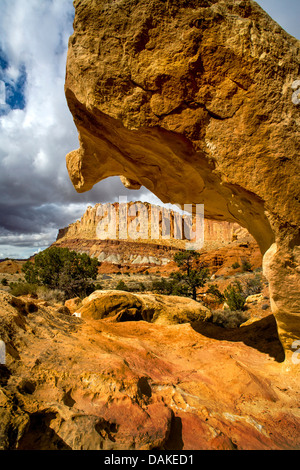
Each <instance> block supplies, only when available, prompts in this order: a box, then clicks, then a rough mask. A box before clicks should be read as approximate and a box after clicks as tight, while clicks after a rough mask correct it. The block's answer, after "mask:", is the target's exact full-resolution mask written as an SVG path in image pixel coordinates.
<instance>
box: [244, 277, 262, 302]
mask: <svg viewBox="0 0 300 470" xmlns="http://www.w3.org/2000/svg"><path fill="white" fill-rule="evenodd" d="M262 288H263V285H262V280H261V277H260V276H259V275H258V274H257V275H256V276H254V277H251V278H249V279H246V281H245V284H244V286H243V292H244V294H245V296H246V298H247V297H248V296H249V295H255V294H259V293H260V292H261V291H262Z"/></svg>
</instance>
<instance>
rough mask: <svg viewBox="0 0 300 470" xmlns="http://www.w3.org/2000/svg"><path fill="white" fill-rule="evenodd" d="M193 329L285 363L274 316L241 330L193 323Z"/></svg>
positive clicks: (209, 336)
mask: <svg viewBox="0 0 300 470" xmlns="http://www.w3.org/2000/svg"><path fill="white" fill-rule="evenodd" d="M191 326H192V328H193V329H194V330H195V331H197V333H200V334H201V335H203V336H206V337H207V338H213V339H217V340H221V341H232V342H243V343H244V344H246V345H247V346H250V347H251V348H254V349H256V350H258V351H260V352H262V353H264V354H269V356H270V357H273V358H274V359H275V360H276V361H277V362H283V361H284V358H285V355H284V350H283V347H282V345H281V342H280V340H279V337H278V333H277V326H276V321H275V318H274V316H273V315H269V316H267V317H265V318H263V319H261V320H257V321H255V322H253V323H251V324H250V325H245V326H240V327H239V328H228V329H226V328H222V327H220V326H216V325H213V324H212V323H209V322H193V323H191Z"/></svg>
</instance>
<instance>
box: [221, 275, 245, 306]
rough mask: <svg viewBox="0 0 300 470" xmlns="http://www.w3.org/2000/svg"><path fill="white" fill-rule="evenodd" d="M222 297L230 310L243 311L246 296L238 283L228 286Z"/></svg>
mask: <svg viewBox="0 0 300 470" xmlns="http://www.w3.org/2000/svg"><path fill="white" fill-rule="evenodd" d="M224 297H225V300H226V303H227V305H228V307H229V309H230V310H233V311H237V310H243V309H244V305H245V300H246V296H245V294H244V292H243V288H242V285H241V283H240V282H239V281H236V282H234V284H230V285H229V286H228V287H227V288H226V289H225V291H224Z"/></svg>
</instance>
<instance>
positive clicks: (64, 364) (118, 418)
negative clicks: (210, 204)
mask: <svg viewBox="0 0 300 470" xmlns="http://www.w3.org/2000/svg"><path fill="white" fill-rule="evenodd" d="M104 295H106V294H104V293H102V294H101V296H104ZM94 297H95V295H94ZM94 297H93V298H92V297H91V299H90V301H92V300H93V299H94ZM145 299H146V297H145ZM166 299H168V298H166ZM0 300H1V309H0V335H1V338H3V340H4V341H5V344H6V361H5V362H6V363H5V365H1V366H0V372H1V375H0V377H1V383H0V448H1V449H19V450H30V449H31V450H56V449H58V450H62V449H74V450H81V449H82V450H88V449H90V450H100V449H103V450H114V449H117V450H122V449H126V450H130V449H136V450H143V449H144V450H147V449H164V450H180V449H185V450H188V449H191V450H197V449H211V450H216V449H220V450H221V449H230V450H231V449H238V450H242V449H245V450H246V449H250V450H254V449H266V450H270V449H274V450H276V449H279V450H284V449H299V447H300V425H299V423H300V420H299V386H298V384H299V371H298V369H295V370H292V371H290V372H288V371H287V370H286V367H285V366H284V363H282V362H281V361H282V360H283V350H282V346H281V343H280V342H279V339H278V335H277V331H276V324H275V321H274V317H273V316H272V315H269V316H266V317H265V318H263V319H261V320H259V321H256V322H254V323H252V324H250V325H248V326H241V327H240V328H237V329H233V330H225V329H224V328H221V327H218V326H216V325H213V324H212V323H209V322H206V321H205V318H204V317H205V315H203V313H202V312H200V313H199V320H195V318H196V316H197V315H198V313H197V311H195V312H194V317H193V318H192V317H191V318H190V320H189V321H188V319H187V318H184V317H183V312H182V311H181V314H182V315H180V316H178V315H177V318H175V317H173V318H172V317H171V316H170V315H169V317H168V318H167V317H166V316H165V314H163V321H159V315H158V318H157V319H156V320H155V323H152V322H151V318H149V321H145V320H140V321H136V319H137V315H136V312H133V309H132V308H131V309H130V312H129V314H127V315H125V316H124V312H123V313H122V312H121V311H120V309H119V314H121V313H122V315H117V316H115V317H114V316H112V315H111V312H109V309H108V310H107V316H106V317H105V315H103V312H104V310H103V309H102V314H101V317H102V319H95V316H94V318H92V317H93V315H90V316H89V315H88V314H87V312H88V310H87V303H85V305H84V306H83V307H84V308H83V309H81V311H82V315H83V316H84V317H85V318H77V317H75V316H71V315H68V314H67V311H66V309H60V310H59V309H58V308H55V307H53V306H52V307H51V306H49V305H48V306H47V303H45V302H44V301H39V300H34V299H29V298H27V299H26V298H23V299H22V298H15V297H12V296H11V295H9V294H6V293H0ZM99 300H100V298H99ZM129 300H130V302H132V299H129ZM140 300H141V299H140ZM126 301H127V302H128V299H127V300H126ZM166 301H167V302H168V300H166ZM183 301H184V302H188V299H184V300H183ZM86 302H87V301H86ZM123 302H124V299H123ZM147 302H148V300H147ZM152 302H154V301H153V299H152ZM190 302H191V303H193V301H190ZM195 304H196V303H195ZM134 305H135V307H136V306H137V304H136V302H135V304H134ZM148 305H149V304H148ZM152 305H154V304H152ZM197 305H199V304H197ZM94 306H95V305H94V303H91V309H92V310H90V311H91V312H93V311H94V310H93V309H94ZM127 307H128V305H127ZM197 308H198V307H197ZM144 311H145V310H144ZM169 313H170V312H169ZM130 315H132V319H133V321H130V322H129V321H128V320H129V316H130ZM150 317H151V316H150ZM125 320H126V321H125ZM168 320H170V321H169V322H168ZM156 321H157V323H156ZM176 321H177V322H179V323H176ZM182 321H183V322H184V323H181V322H182ZM297 371H298V372H297Z"/></svg>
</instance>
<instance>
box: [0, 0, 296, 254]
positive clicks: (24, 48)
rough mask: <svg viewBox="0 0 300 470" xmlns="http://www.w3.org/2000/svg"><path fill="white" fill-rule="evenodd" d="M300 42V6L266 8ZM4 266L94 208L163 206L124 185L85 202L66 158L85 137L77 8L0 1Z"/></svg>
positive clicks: (103, 186)
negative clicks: (70, 97) (78, 108)
mask: <svg viewBox="0 0 300 470" xmlns="http://www.w3.org/2000/svg"><path fill="white" fill-rule="evenodd" d="M257 3H259V4H260V5H261V6H262V7H263V8H264V9H265V10H266V11H267V12H268V13H269V15H270V16H272V17H273V18H274V19H275V20H276V21H277V22H278V23H279V24H280V25H281V26H282V27H283V28H284V29H285V30H286V31H287V32H289V33H290V34H292V35H293V36H295V37H298V38H299V39H300V32H299V18H300V0H259V1H258V2H257ZM0 11H1V15H0V259H1V258H5V257H11V258H27V257H28V256H30V255H32V254H33V253H35V252H37V251H39V250H42V249H44V248H46V247H47V246H49V244H51V243H52V242H53V241H54V240H55V238H56V235H57V230H58V228H60V227H64V226H65V225H67V224H69V223H71V222H73V221H74V220H76V219H77V218H79V217H80V216H81V215H82V214H83V212H84V211H85V209H86V207H87V205H89V204H91V205H93V204H95V203H97V202H106V201H109V202H113V201H115V200H118V197H119V195H123V196H124V195H125V196H127V197H128V200H131V199H139V200H142V201H146V200H148V201H149V202H151V203H159V200H158V199H157V198H156V197H155V196H154V195H153V194H151V193H150V192H149V191H147V190H146V189H145V188H142V189H141V190H140V191H138V192H134V193H132V192H131V191H129V190H127V189H125V188H124V187H123V185H122V184H121V182H120V181H119V178H110V179H108V180H104V181H102V182H101V183H99V184H98V185H96V186H95V187H94V188H93V189H92V190H91V191H90V192H88V193H85V194H77V193H76V191H75V190H74V188H73V186H72V184H71V182H70V180H69V177H68V174H67V170H66V166H65V155H66V154H67V153H68V152H69V151H71V150H73V149H75V148H77V147H78V136H77V131H76V129H75V126H74V123H73V120H72V116H71V114H70V112H69V110H68V108H67V105H66V100H65V96H64V79H65V63H66V53H67V43H68V38H69V36H70V35H71V34H72V23H73V15H74V8H73V4H72V0H0Z"/></svg>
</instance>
